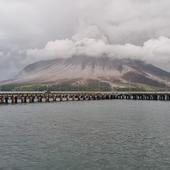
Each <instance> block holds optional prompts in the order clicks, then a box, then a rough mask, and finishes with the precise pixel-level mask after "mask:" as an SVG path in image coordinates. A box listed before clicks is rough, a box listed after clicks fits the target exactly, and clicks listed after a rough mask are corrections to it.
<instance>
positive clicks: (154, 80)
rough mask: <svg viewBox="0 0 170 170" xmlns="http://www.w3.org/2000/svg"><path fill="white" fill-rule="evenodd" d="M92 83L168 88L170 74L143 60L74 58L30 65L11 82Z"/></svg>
mask: <svg viewBox="0 0 170 170" xmlns="http://www.w3.org/2000/svg"><path fill="white" fill-rule="evenodd" d="M90 81H99V82H105V83H108V84H109V85H110V86H113V87H114V86H115V84H118V86H120V84H128V83H129V82H130V83H132V84H142V85H147V86H153V87H165V85H167V86H169V84H170V73H169V72H166V71H164V70H162V69H160V68H158V67H155V66H153V65H152V64H146V63H145V62H143V61H139V60H131V59H112V58H108V57H100V58H97V57H87V56H74V57H71V58H68V59H55V60H47V61H39V62H37V63H33V64H30V65H28V66H27V67H25V68H24V69H23V70H22V71H21V72H20V73H19V74H18V75H17V76H16V77H15V79H14V80H13V81H11V82H10V83H33V84H36V83H48V84H49V83H52V84H59V83H66V82H67V83H69V84H73V85H74V84H77V83H78V84H81V85H84V84H88V83H89V82H90Z"/></svg>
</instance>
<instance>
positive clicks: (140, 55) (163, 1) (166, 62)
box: [0, 0, 170, 80]
mask: <svg viewBox="0 0 170 170" xmlns="http://www.w3.org/2000/svg"><path fill="white" fill-rule="evenodd" d="M74 54H77V55H78V54H86V55H91V56H102V55H103V54H107V55H108V56H111V57H115V58H117V57H119V58H120V57H131V58H137V59H142V60H145V61H147V62H149V63H153V64H155V65H158V66H160V67H161V68H164V69H167V70H169V71H170V0H0V80H3V79H6V78H9V77H12V76H13V75H15V74H16V73H17V72H18V71H19V70H20V69H22V68H23V67H24V66H25V65H27V64H29V63H32V62H35V61H38V60H44V59H51V58H55V57H70V56H72V55H74Z"/></svg>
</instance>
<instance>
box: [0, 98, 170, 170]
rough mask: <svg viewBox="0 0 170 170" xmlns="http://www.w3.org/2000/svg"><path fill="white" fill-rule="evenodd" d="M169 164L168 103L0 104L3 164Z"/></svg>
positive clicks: (24, 168)
mask: <svg viewBox="0 0 170 170" xmlns="http://www.w3.org/2000/svg"><path fill="white" fill-rule="evenodd" d="M113 169H114V170H117V169H118V170H119V169H120V170H128V169H129V170H133V169H134V170H136V169H138V170H147V169H148V170H150V169H152V170H159V169H160V170H164V169H167V170H169V169H170V103H169V102H159V101H158V102H154V101H149V102H148V101H118V100H112V101H90V102H85V101H84V102H68V103H67V102H63V103H49V104H27V105H8V106H0V170H113Z"/></svg>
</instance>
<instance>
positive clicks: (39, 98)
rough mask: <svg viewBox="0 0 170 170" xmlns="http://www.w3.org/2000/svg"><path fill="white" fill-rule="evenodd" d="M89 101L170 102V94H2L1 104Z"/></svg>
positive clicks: (27, 92)
mask: <svg viewBox="0 0 170 170" xmlns="http://www.w3.org/2000/svg"><path fill="white" fill-rule="evenodd" d="M87 100H155V101H156V100H160V101H170V92H129V91H128V92H86V91H84V92H83V91H80V92H75V91H74V92H72V91H70V92H63V91H51V92H44V91H32V92H30V91H25V92H19V91H16V92H14V91H12V92H0V104H18V103H43V102H61V101H87Z"/></svg>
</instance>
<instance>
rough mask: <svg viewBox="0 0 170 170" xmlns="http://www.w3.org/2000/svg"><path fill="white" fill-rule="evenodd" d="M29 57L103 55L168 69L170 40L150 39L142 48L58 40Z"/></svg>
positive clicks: (101, 42) (32, 52)
mask: <svg viewBox="0 0 170 170" xmlns="http://www.w3.org/2000/svg"><path fill="white" fill-rule="evenodd" d="M27 54H28V57H30V56H32V57H37V58H36V60H40V59H49V58H50V59H52V58H57V57H59V58H63V57H64V58H67V57H71V56H73V55H77V56H78V55H86V56H95V57H101V56H103V55H106V56H109V57H112V58H132V59H141V60H145V61H146V62H150V63H153V64H156V65H158V66H161V67H162V68H163V67H164V66H165V67H168V65H167V63H168V64H169V62H170V39H169V38H167V37H159V38H158V39H150V40H148V41H146V42H144V44H143V45H142V46H137V45H133V44H124V45H121V44H109V43H108V42H106V41H105V39H104V40H103V39H94V38H83V39H80V40H74V39H72V40H68V39H66V40H56V41H54V42H52V41H51V42H48V43H47V45H46V46H45V47H44V48H42V49H30V50H28V52H27Z"/></svg>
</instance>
